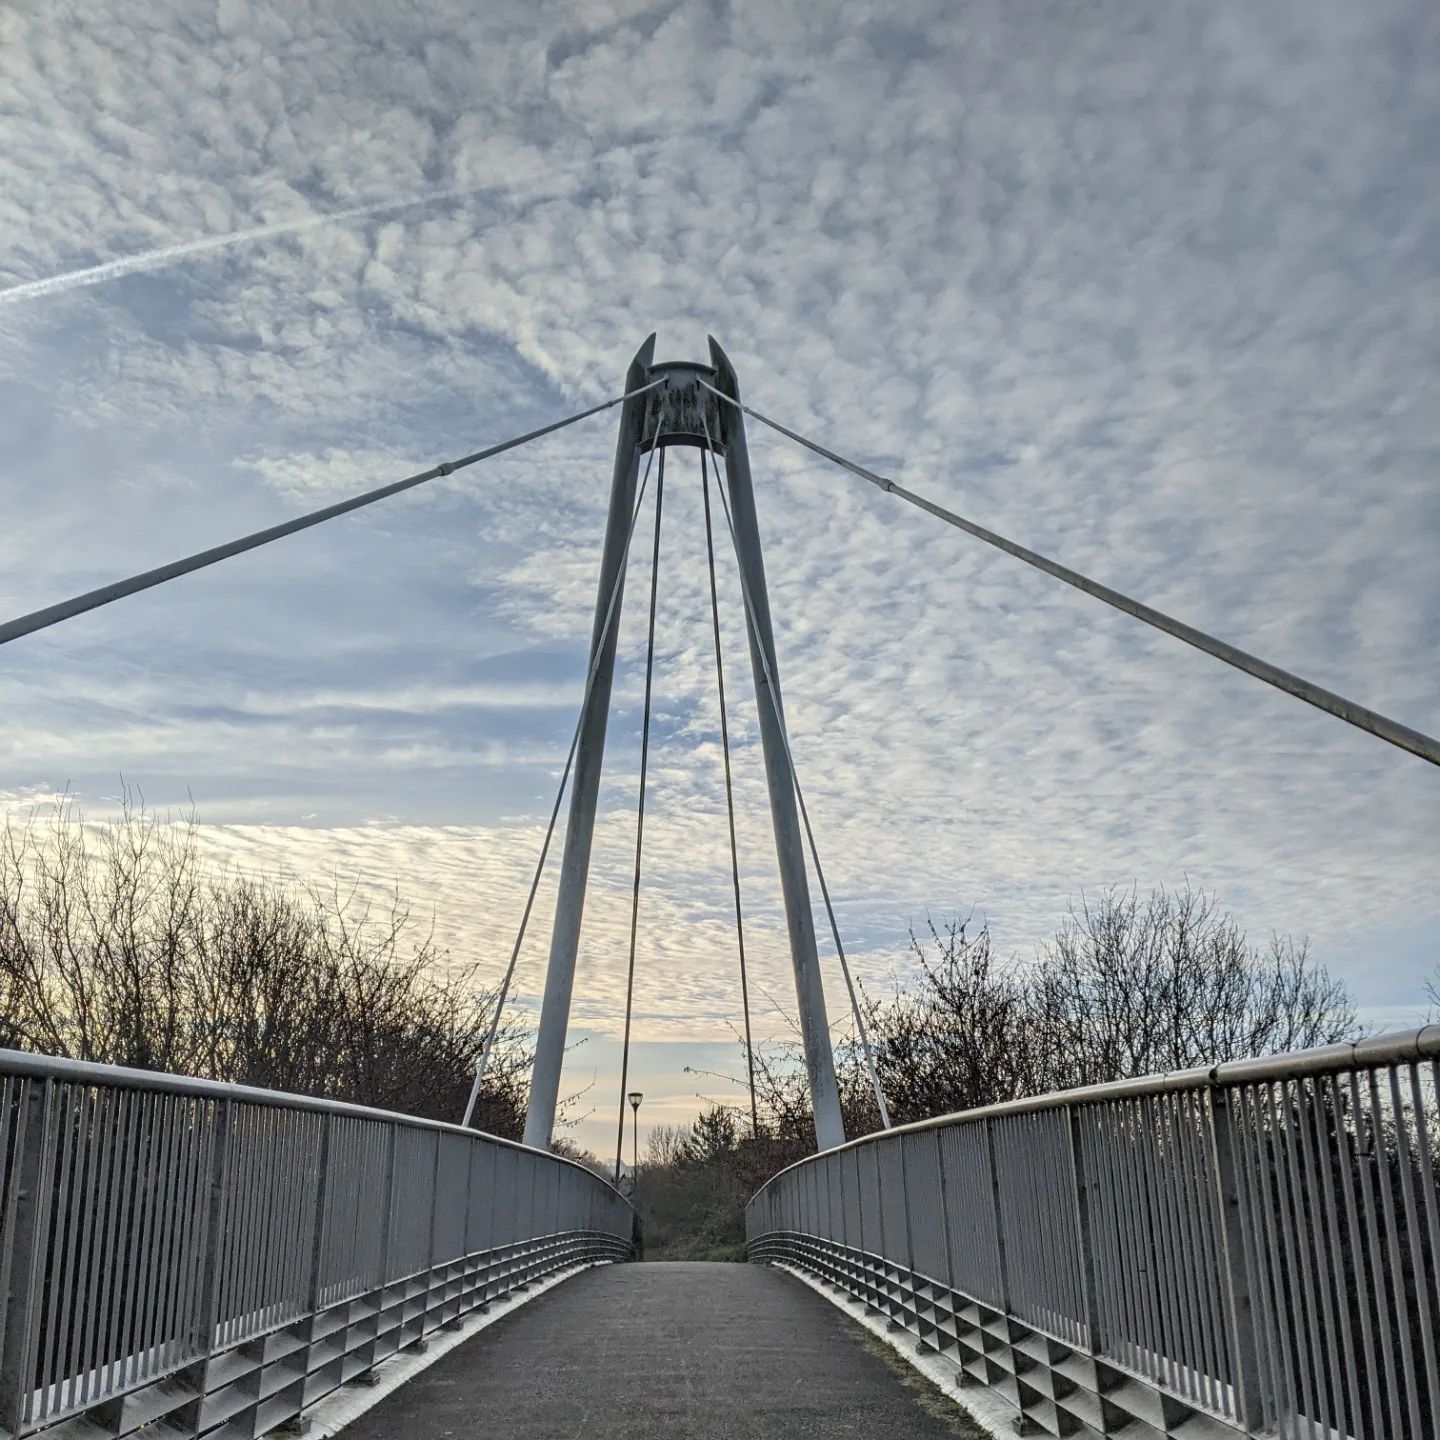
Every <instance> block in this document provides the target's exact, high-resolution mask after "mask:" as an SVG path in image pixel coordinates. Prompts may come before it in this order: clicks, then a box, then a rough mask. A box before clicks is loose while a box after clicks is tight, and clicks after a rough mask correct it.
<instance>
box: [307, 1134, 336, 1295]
mask: <svg viewBox="0 0 1440 1440" xmlns="http://www.w3.org/2000/svg"><path fill="white" fill-rule="evenodd" d="M334 1119H335V1117H334V1116H333V1115H330V1114H328V1113H327V1114H325V1115H323V1116H321V1118H320V1163H319V1173H318V1174H317V1176H316V1179H315V1231H314V1234H313V1235H312V1236H311V1238H310V1284H309V1287H308V1288H307V1290H306V1293H305V1318H306V1319H307V1320H313V1319H314V1318H315V1312H316V1311H317V1310H318V1309H319V1308H320V1275H321V1272H322V1270H323V1268H324V1264H325V1207H326V1205H327V1204H328V1203H329V1202H328V1196H329V1193H330V1131H331V1128H332V1126H333V1124H334Z"/></svg>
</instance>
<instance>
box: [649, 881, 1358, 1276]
mask: <svg viewBox="0 0 1440 1440" xmlns="http://www.w3.org/2000/svg"><path fill="white" fill-rule="evenodd" d="M910 950H911V955H912V959H913V961H914V964H913V966H912V968H911V970H910V972H909V973H907V974H906V975H905V976H904V978H903V979H900V980H897V981H896V983H895V984H894V986H893V988H892V990H891V992H890V993H889V994H888V995H885V996H870V997H867V999H866V1000H865V1001H864V1006H865V1018H866V1028H867V1030H868V1031H869V1034H870V1042H871V1047H872V1051H873V1055H874V1061H875V1069H876V1073H877V1075H878V1078H879V1081H880V1086H881V1089H882V1091H883V1093H884V1096H885V1103H886V1107H887V1109H888V1110H889V1112H890V1117H891V1120H892V1122H893V1123H895V1124H905V1123H907V1122H908V1121H912V1120H922V1119H928V1118H930V1117H932V1116H936V1115H944V1114H949V1113H953V1112H955V1111H959V1110H968V1109H971V1108H973V1107H975V1106H978V1105H989V1104H995V1103H998V1102H1001V1101H1005V1100H1012V1099H1017V1098H1019V1097H1021V1096H1025V1095H1036V1094H1043V1093H1045V1092H1047V1091H1052V1090H1064V1089H1070V1088H1072V1087H1075V1086H1079V1085H1094V1084H1100V1083H1103V1082H1106V1081H1111V1080H1123V1079H1129V1078H1132V1077H1136V1076H1140V1075H1151V1074H1155V1073H1158V1072H1162V1071H1171V1070H1184V1069H1189V1068H1191V1067H1194V1066H1205V1065H1211V1064H1214V1063H1216V1062H1219V1061H1225V1060H1235V1059H1241V1058H1244V1057H1246V1056H1250V1055H1263V1054H1268V1053H1275V1052H1278V1051H1283V1050H1296V1049H1303V1048H1305V1047H1308V1046H1312V1045H1325V1044H1330V1043H1332V1042H1334V1041H1339V1040H1345V1039H1350V1038H1354V1037H1357V1036H1358V1035H1359V1034H1360V1033H1361V1031H1360V1027H1359V1025H1358V1023H1357V1020H1356V1014H1355V1007H1354V1004H1353V1001H1352V1000H1351V997H1350V995H1349V992H1348V991H1347V989H1346V987H1345V986H1344V984H1343V983H1342V982H1341V981H1340V980H1338V979H1336V978H1335V977H1334V976H1332V975H1330V974H1329V973H1328V971H1327V970H1326V969H1325V967H1324V966H1323V965H1321V964H1319V963H1318V962H1317V961H1316V960H1315V959H1314V957H1313V956H1312V955H1311V953H1310V949H1309V945H1308V943H1307V942H1305V941H1303V940H1301V941H1296V940H1293V939H1291V938H1289V937H1284V936H1279V935H1272V936H1271V937H1270V938H1269V939H1268V940H1266V941H1265V942H1263V943H1260V944H1256V943H1254V942H1252V941H1251V940H1250V939H1249V938H1248V937H1247V936H1246V934H1245V933H1244V931H1243V930H1242V929H1241V928H1240V926H1239V925H1238V924H1237V922H1236V921H1235V919H1234V918H1233V917H1232V916H1231V915H1229V914H1227V913H1226V912H1225V911H1223V910H1222V909H1221V907H1220V905H1219V903H1218V901H1217V900H1216V898H1215V896H1213V895H1211V894H1208V893H1206V892H1205V891H1203V890H1200V889H1197V888H1193V887H1191V886H1189V885H1186V886H1184V887H1182V888H1181V889H1178V890H1168V889H1164V888H1160V889H1157V890H1154V891H1153V892H1151V893H1150V894H1148V895H1144V896H1142V895H1141V894H1140V893H1139V891H1138V890H1137V889H1134V888H1131V889H1128V890H1127V889H1111V890H1106V891H1104V892H1102V893H1100V894H1099V895H1097V896H1093V897H1086V896H1082V897H1080V898H1079V899H1078V900H1077V901H1075V902H1074V903H1073V904H1072V905H1071V907H1070V909H1069V913H1068V914H1067V915H1066V916H1065V918H1064V920H1063V922H1062V924H1061V925H1060V926H1059V928H1058V929H1057V931H1056V932H1055V934H1054V936H1053V937H1052V938H1051V939H1050V940H1049V941H1047V942H1046V943H1045V944H1043V945H1042V946H1041V947H1040V949H1039V951H1038V953H1037V954H1036V955H1034V956H1033V957H1030V958H1027V959H1021V958H1018V957H1013V958H1009V959H1006V958H1003V957H1001V956H1000V955H999V954H998V953H997V950H996V947H995V945H994V942H993V939H992V936H991V933H990V930H989V928H988V927H987V926H985V925H980V926H978V927H972V925H971V924H970V923H969V922H967V921H963V920H960V919H955V920H951V921H949V922H947V923H945V924H943V925H933V924H932V925H929V926H928V927H927V928H926V929H925V930H923V931H915V932H912V934H911V940H910ZM754 1059H755V1071H756V1082H757V1084H756V1089H757V1094H756V1100H757V1109H758V1112H759V1121H760V1123H759V1127H758V1130H756V1129H755V1128H754V1126H753V1125H752V1121H751V1116H750V1111H749V1106H748V1104H744V1105H736V1106H733V1107H732V1106H717V1107H714V1108H711V1109H709V1110H707V1111H705V1112H704V1113H702V1115H701V1116H700V1118H699V1119H698V1120H697V1121H696V1123H695V1125H694V1126H693V1127H691V1128H690V1129H688V1130H684V1129H682V1130H678V1131H677V1130H669V1129H664V1130H659V1131H657V1132H655V1133H654V1134H652V1136H651V1141H650V1150H649V1153H648V1155H647V1162H646V1164H645V1165H644V1166H642V1168H641V1171H640V1174H639V1175H638V1176H637V1182H636V1189H637V1196H638V1200H639V1208H640V1210H641V1213H642V1217H643V1219H644V1221H645V1226H646V1235H647V1243H648V1244H649V1245H650V1247H651V1249H652V1252H653V1253H659V1254H664V1255H674V1256H676V1257H677V1258H695V1257H700V1256H704V1255H711V1256H716V1257H719V1256H723V1255H726V1254H737V1255H738V1253H739V1247H740V1246H741V1244H742V1243H743V1239H744V1234H743V1218H742V1216H741V1210H742V1208H743V1204H744V1201H745V1200H746V1199H748V1197H749V1196H750V1195H751V1194H752V1193H753V1192H754V1191H755V1190H756V1189H757V1188H758V1187H759V1186H760V1185H761V1184H762V1183H763V1182H764V1181H765V1180H766V1179H768V1178H769V1176H770V1175H772V1174H774V1173H775V1172H776V1171H777V1170H779V1169H781V1168H783V1167H784V1166H785V1165H788V1164H791V1163H792V1162H793V1161H795V1160H798V1159H800V1158H802V1157H803V1156H805V1155H808V1154H811V1153H813V1151H814V1149H815V1126H814V1117H813V1114H812V1111H811V1107H810V1096H809V1090H808V1085H807V1082H806V1078H805V1071H804V1066H803V1064H802V1063H801V1058H800V1053H799V1043H798V1039H797V1040H794V1041H791V1042H788V1043H784V1044H781V1045H779V1046H774V1047H768V1048H763V1049H762V1048H760V1047H757V1053H756V1054H755V1057H754ZM836 1067H837V1072H838V1079H839V1082H840V1100H841V1109H842V1111H843V1113H844V1118H845V1131H846V1134H847V1135H851V1136H855V1135H863V1134H866V1133H868V1132H870V1131H873V1130H876V1129H878V1128H879V1127H880V1114H879V1109H878V1106H877V1104H876V1101H875V1096H874V1090H873V1086H872V1084H871V1080H870V1075H869V1071H868V1069H867V1067H866V1065H865V1063H864V1057H863V1054H862V1052H861V1049H860V1047H859V1045H858V1043H857V1042H856V1041H855V1040H854V1039H853V1038H852V1039H850V1040H849V1041H847V1042H845V1043H843V1044H842V1045H840V1046H839V1048H838V1049H837V1053H836Z"/></svg>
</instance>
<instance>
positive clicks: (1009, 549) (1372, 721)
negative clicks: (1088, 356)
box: [697, 377, 1440, 765]
mask: <svg viewBox="0 0 1440 1440" xmlns="http://www.w3.org/2000/svg"><path fill="white" fill-rule="evenodd" d="M697 383H699V384H700V385H703V386H704V387H705V389H707V390H709V391H710V392H711V393H712V394H714V395H717V396H719V397H720V399H722V400H725V401H728V402H729V403H730V404H731V405H733V406H734V407H735V408H736V409H737V410H743V411H744V412H745V414H747V415H753V416H754V417H755V419H757V420H758V421H760V423H761V424H762V425H768V426H769V427H770V428H771V429H772V430H774V431H776V432H777V433H778V434H780V435H784V436H785V437H786V439H788V440H793V441H795V443H796V444H797V445H803V446H804V447H805V449H807V450H810V451H812V452H813V453H814V454H816V455H820V456H823V457H824V458H825V459H826V460H829V461H831V462H832V463H833V464H836V465H838V466H840V468H841V469H842V470H848V471H849V472H850V473H851V474H852V475H857V476H859V477H860V479H862V480H868V481H869V482H870V483H871V484H872V485H876V486H878V487H879V488H880V489H881V490H883V491H885V492H886V493H887V494H890V495H898V496H899V497H900V498H901V499H902V500H908V501H909V502H910V504H912V505H914V506H915V507H916V508H917V509H920V510H924V511H925V512H926V513H927V514H930V515H933V516H935V518H936V519H937V520H943V521H944V522H945V523H946V524H947V525H953V526H954V527H955V528H956V529H957V530H963V531H964V532H965V533H966V534H967V535H973V536H974V537H975V538H976V539H977V540H983V541H984V542H985V543H986V544H987V545H993V546H994V547H995V548H996V549H997V550H1003V551H1004V552H1005V553H1006V554H1007V555H1013V556H1014V557H1015V559H1017V560H1023V561H1024V562H1025V563H1026V564H1027V565H1032V566H1034V568H1035V569H1037V570H1041V571H1043V572H1044V573H1045V574H1046V575H1050V576H1053V577H1054V578H1055V579H1056V580H1063V581H1064V582H1065V583H1066V584H1067V585H1072V586H1074V587H1075V589H1077V590H1080V591H1082V592H1083V593H1084V594H1086V595H1089V596H1092V597H1093V598H1094V599H1096V600H1100V601H1103V602H1104V603H1105V604H1106V605H1109V606H1111V607H1112V608H1113V609H1116V610H1119V611H1121V612H1122V613H1123V614H1126V615H1129V616H1132V617H1133V618H1134V619H1136V620H1142V621H1144V623H1145V624H1146V625H1150V626H1153V627H1154V628H1155V629H1156V630H1160V631H1163V632H1164V633H1165V634H1166V635H1170V636H1173V637H1174V638H1175V639H1176V640H1183V641H1184V642H1185V644H1187V645H1193V646H1194V647H1195V649H1197V650H1203V651H1204V652H1205V653H1206V654H1207V655H1213V656H1214V657H1215V659H1217V660H1223V661H1224V662H1225V664H1227V665H1233V666H1234V667H1235V668H1236V669H1237V670H1243V671H1244V672H1245V674H1247V675H1251V676H1253V677H1254V678H1255V679H1257V680H1263V681H1264V682H1265V683H1266V684H1267V685H1273V686H1274V687H1275V688H1276V689H1277V690H1283V691H1284V692H1285V693H1286V694H1287V695H1293V696H1294V697H1295V698H1296V699H1297V700H1303V701H1304V702H1305V703H1306V704H1307V705H1313V706H1314V707H1315V708H1316V709H1317V710H1323V711H1325V712H1326V714H1328V715H1333V716H1335V717H1336V719H1338V720H1344V721H1345V722H1346V723H1347V724H1349V725H1354V726H1355V727H1356V728H1357V729H1359V730H1364V731H1367V732H1368V733H1369V734H1371V735H1374V736H1377V737H1378V738H1379V739H1381V740H1384V741H1386V742H1388V743H1389V744H1391V745H1394V746H1396V747H1398V748H1399V749H1401V750H1408V751H1409V752H1410V753H1411V754H1412V755H1418V756H1419V757H1420V758H1421V759H1422V760H1428V761H1429V762H1430V763H1431V764H1432V765H1440V740H1437V739H1436V738H1435V737H1434V736H1433V735H1426V734H1424V733H1423V732H1421V731H1419V730H1415V729H1412V728H1411V727H1410V726H1409V725H1402V724H1401V723H1400V722H1399V721H1398V720H1392V719H1391V718H1390V717H1389V716H1388V715H1382V714H1380V713H1379V711H1377V710H1371V709H1369V708H1368V707H1367V706H1364V705H1360V704H1357V703H1356V702H1355V701H1354V700H1347V699H1346V698H1345V696H1343V695H1337V694H1336V693H1335V692H1334V691H1333V690H1326V689H1325V688H1324V687H1323V686H1320V685H1316V684H1315V683H1314V682H1313V681H1311V680H1306V679H1305V678H1304V677H1303V676H1301V675H1293V674H1291V673H1290V671H1288V670H1282V669H1281V668H1280V667H1279V666H1278V665H1272V664H1271V663H1270V662H1269V661H1268V660H1262V659H1261V658H1260V657H1259V656H1258V655H1252V654H1250V653H1249V651H1247V650H1242V649H1240V647H1239V646H1238V645H1231V644H1229V643H1228V642H1226V641H1224V640H1219V639H1216V637H1215V636H1213V635H1207V634H1206V633H1205V631H1203V630H1197V629H1196V628H1195V627H1194V626H1193V625H1187V624H1186V623H1185V622H1184V621H1183V620H1176V619H1175V618H1174V617H1173V616H1171V615H1166V614H1165V613H1164V611H1162V610H1156V609H1155V608H1154V606H1151V605H1146V604H1145V603H1144V602H1143V601H1141V600H1135V599H1132V598H1131V597H1130V596H1129V595H1124V594H1122V593H1121V592H1120V591H1119V590H1112V589H1111V588H1110V587H1109V586H1108V585H1102V584H1101V583H1100V582H1099V581H1098V580H1092V579H1090V577H1089V576H1088V575H1082V574H1080V572H1079V571H1078V570H1072V569H1070V567H1069V566H1067V565H1062V564H1060V563H1059V561H1057V560H1051V559H1050V558H1049V557H1048V556H1046V555H1041V554H1038V553H1037V552H1036V551H1034V550H1029V549H1027V548H1026V547H1025V546H1024V545H1018V544H1016V542H1015V541H1014V540H1008V539H1006V537H1005V536H1003V535H999V534H997V533H996V532H995V531H994V530H987V529H986V528H985V527H984V526H983V525H977V524H976V523H975V522H974V521H973V520H967V519H966V518H965V517H964V516H963V515H957V514H956V513H955V512H954V511H953V510H947V509H946V508H945V507H944V506H943V505H937V504H936V503H935V502H934V501H933V500H927V499H926V498H925V497H924V496H923V495H917V494H916V493H915V492H914V491H913V490H907V489H906V488H905V487H904V486H903V485H897V484H896V483H895V481H893V480H888V479H886V478H885V476H883V475H877V474H876V473H875V472H874V471H873V470H867V469H866V468H865V466H863V465H858V464H856V463H855V461H853V460H847V459H846V458H845V457H844V456H843V455H837V454H836V453H835V452H834V451H833V450H827V449H826V448H825V446H823V445H821V444H819V443H818V442H817V441H814V440H810V439H807V438H806V437H805V436H804V435H801V434H799V433H798V432H797V431H795V430H791V429H789V428H788V427H787V426H785V425H782V424H780V422H779V421H778V420H772V419H770V417H769V416H768V415H762V414H761V413H760V412H759V411H758V410H752V409H751V408H750V407H749V406H748V405H742V404H741V403H740V401H739V398H738V397H737V396H730V395H727V394H725V393H724V388H723V386H722V387H721V388H720V389H717V388H716V387H715V386H714V385H712V384H710V383H709V382H708V381H707V380H705V379H704V378H703V377H702V378H700V379H699V380H698V382H697Z"/></svg>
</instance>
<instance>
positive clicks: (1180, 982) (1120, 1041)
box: [1027, 885, 1359, 1090]
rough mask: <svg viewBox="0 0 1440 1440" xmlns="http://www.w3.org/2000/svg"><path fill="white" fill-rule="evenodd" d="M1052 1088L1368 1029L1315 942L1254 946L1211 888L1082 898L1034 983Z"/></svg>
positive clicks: (1031, 1005)
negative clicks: (1314, 949) (1320, 959)
mask: <svg viewBox="0 0 1440 1440" xmlns="http://www.w3.org/2000/svg"><path fill="white" fill-rule="evenodd" d="M1027 992H1028V993H1027V1009H1028V1011H1029V1015H1028V1017H1027V1023H1028V1027H1029V1028H1030V1031H1031V1033H1032V1034H1033V1035H1034V1036H1035V1037H1036V1039H1037V1041H1039V1042H1040V1043H1042V1044H1043V1046H1044V1049H1043V1052H1041V1053H1037V1054H1036V1055H1035V1056H1034V1058H1033V1064H1034V1068H1035V1078H1036V1080H1037V1081H1038V1082H1039V1083H1040V1085H1041V1088H1043V1089H1047V1090H1049V1089H1059V1088H1063V1087H1065V1086H1070V1085H1091V1084H1099V1083H1101V1082H1103V1081H1107V1080H1119V1079H1125V1078H1128V1077H1131V1076H1136V1075H1150V1074H1156V1073H1159V1072H1161V1071H1166V1070H1184V1069H1188V1068H1190V1067H1192V1066H1198V1065H1208V1064H1212V1063H1215V1062H1217V1061H1223V1060H1236V1059H1241V1058H1244V1057H1245V1056H1249V1055H1265V1054H1271V1053H1274V1052H1276V1051H1281V1050H1298V1049H1304V1048H1305V1047H1307V1046H1311V1045H1324V1044H1329V1043H1330V1042H1332V1041H1336V1040H1343V1039H1346V1038H1350V1037H1353V1036H1355V1035H1356V1034H1358V1033H1359V1031H1358V1027H1357V1025H1356V1019H1355V1010H1354V1006H1353V1004H1352V1003H1351V1000H1350V997H1349V994H1348V993H1347V991H1346V989H1345V987H1344V985H1343V984H1342V983H1341V982H1340V981H1338V980H1336V979H1334V978H1333V977H1332V976H1331V975H1330V974H1329V973H1328V971H1326V970H1325V968H1324V967H1323V966H1321V965H1319V964H1317V963H1316V962H1315V961H1314V960H1312V959H1311V957H1310V953H1309V943H1308V942H1307V941H1304V940H1302V941H1300V942H1298V943H1297V942H1296V941H1294V940H1291V939H1289V938H1288V937H1286V938H1282V937H1280V936H1278V935H1273V936H1271V938H1270V940H1269V942H1268V944H1267V945H1266V946H1265V947H1264V948H1263V949H1260V948H1257V947H1255V946H1254V945H1252V944H1251V943H1250V942H1249V940H1248V939H1247V938H1246V936H1245V934H1244V932H1243V931H1242V930H1241V929H1240V928H1239V926H1238V925H1237V924H1236V923H1235V921H1234V919H1233V918H1232V917H1231V916H1229V915H1227V914H1225V913H1223V912H1222V911H1221V910H1220V908H1219V906H1218V903H1217V902H1216V899H1215V897H1214V896H1213V895H1208V894H1206V893H1205V892H1204V891H1203V890H1195V889H1192V888H1191V887H1190V886H1189V885H1186V886H1185V888H1184V889H1182V890H1177V891H1169V890H1165V889H1158V890H1155V891H1153V892H1152V893H1151V894H1150V895H1149V897H1148V898H1147V899H1145V900H1141V899H1140V898H1139V896H1138V894H1137V893H1136V891H1135V890H1134V889H1130V890H1107V891H1105V892H1104V893H1103V894H1102V895H1100V896H1099V897H1098V898H1097V899H1095V900H1093V901H1092V900H1090V899H1089V898H1088V897H1085V896H1082V897H1081V898H1080V900H1079V902H1078V904H1072V906H1071V909H1070V914H1069V916H1068V917H1067V919H1066V921H1065V923H1064V924H1063V925H1062V926H1061V927H1060V930H1059V931H1058V932H1057V934H1056V936H1055V938H1054V940H1053V941H1051V942H1050V943H1048V944H1047V945H1046V946H1045V947H1044V948H1043V950H1042V952H1041V954H1040V956H1039V958H1038V959H1037V962H1036V964H1035V966H1034V968H1033V970H1032V971H1031V974H1030V976H1029V980H1028V984H1027Z"/></svg>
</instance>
